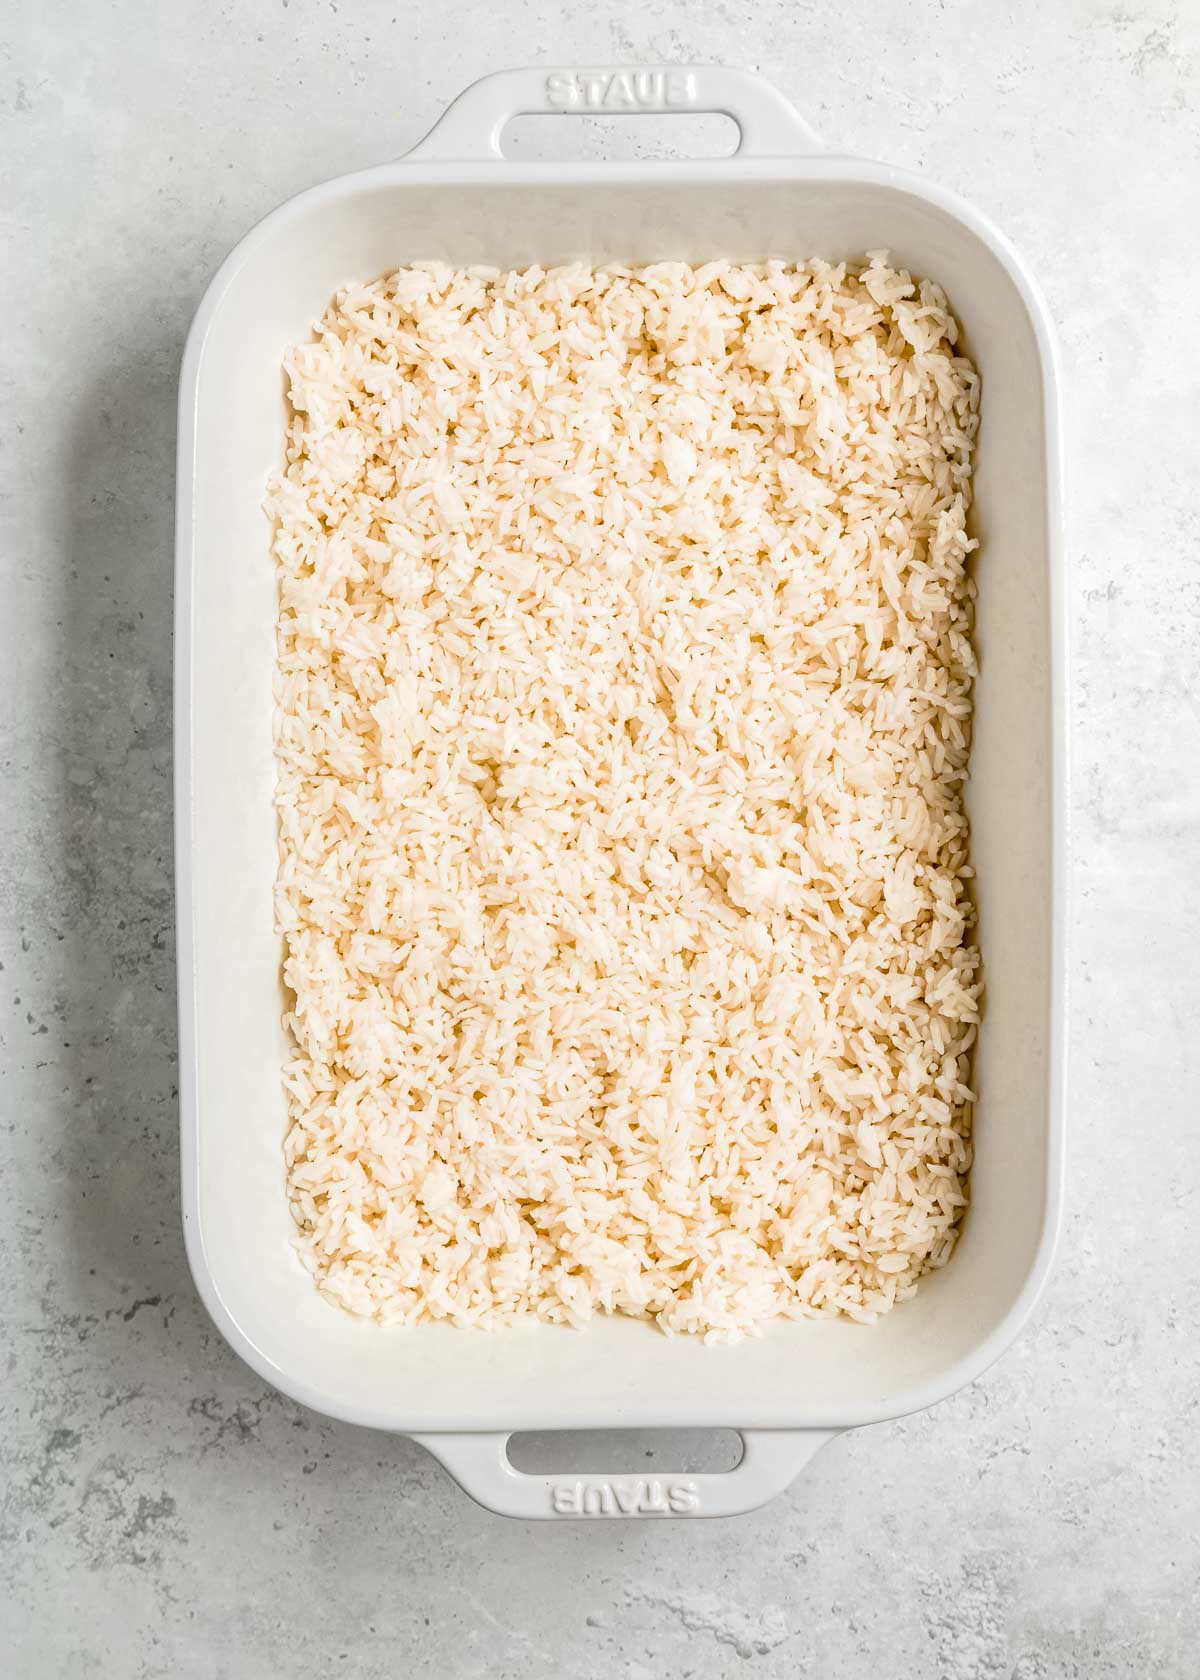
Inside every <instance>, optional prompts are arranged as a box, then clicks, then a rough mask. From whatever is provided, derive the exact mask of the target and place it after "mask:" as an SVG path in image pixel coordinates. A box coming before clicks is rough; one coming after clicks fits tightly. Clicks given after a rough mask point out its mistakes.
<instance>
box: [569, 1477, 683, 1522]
mask: <svg viewBox="0 0 1200 1680" xmlns="http://www.w3.org/2000/svg"><path fill="white" fill-rule="evenodd" d="M550 1504H551V1507H552V1508H553V1510H554V1513H555V1515H556V1516H559V1517H687V1516H694V1515H695V1514H696V1513H697V1512H698V1511H699V1509H700V1490H699V1488H698V1487H697V1486H696V1484H695V1482H689V1481H669V1482H661V1481H658V1480H657V1479H654V1480H650V1481H643V1480H640V1479H639V1480H638V1481H624V1480H622V1481H619V1482H602V1481H593V1480H588V1481H574V1482H556V1483H555V1484H554V1486H553V1487H552V1488H551V1489H550Z"/></svg>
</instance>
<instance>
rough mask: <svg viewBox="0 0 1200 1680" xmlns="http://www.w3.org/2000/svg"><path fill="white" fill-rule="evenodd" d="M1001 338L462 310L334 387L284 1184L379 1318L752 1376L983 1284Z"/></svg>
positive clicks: (316, 524) (893, 279)
mask: <svg viewBox="0 0 1200 1680" xmlns="http://www.w3.org/2000/svg"><path fill="white" fill-rule="evenodd" d="M957 337H958V332H957V327H956V324H955V322H954V320H953V318H952V317H951V315H950V314H949V311H948V308H947V304H946V299H945V297H944V296H943V294H942V292H941V291H940V290H939V289H938V287H937V286H935V285H933V284H932V283H931V282H929V281H928V280H920V281H918V280H913V279H911V278H910V277H909V276H908V275H907V274H905V273H903V272H901V271H898V270H895V269H893V268H891V267H889V266H888V262H887V258H886V254H883V253H876V254H875V255H873V256H871V258H870V259H869V261H868V263H867V264H866V265H865V266H863V267H861V268H859V267H847V266H845V265H838V266H831V265H828V264H826V263H823V262H818V261H814V262H808V263H803V264H800V265H796V266H792V265H786V264H781V263H770V264H767V265H764V266H738V265H732V264H729V263H724V262H712V263H707V264H704V265H703V266H699V267H691V266H688V265H685V264H681V263H660V264H656V265H654V266H653V267H649V268H642V269H625V268H618V267H609V268H603V269H591V268H588V267H585V266H572V267H569V268H558V269H551V270H548V271H546V270H542V269H538V268H533V269H528V270H525V271H523V272H519V273H518V272H499V271H496V270H492V269H470V270H453V269H450V268H447V267H444V266H441V265H438V264H421V265H416V266H414V267H411V268H404V269H401V270H399V271H398V272H397V273H394V274H390V275H388V276H387V277H386V278H385V279H382V280H380V281H377V282H376V283H374V284H371V285H365V286H352V287H349V288H347V289H346V290H345V291H343V292H341V293H339V295H338V296H337V298H336V299H335V301H334V303H333V304H332V306H331V307H330V310H329V312H328V314H327V315H326V317H325V319H324V320H323V321H322V322H321V324H320V326H319V328H318V330H317V332H316V334H315V339H314V341H313V342H310V343H307V344H304V345H302V346H300V347H298V348H296V349H295V350H294V351H292V352H291V354H290V355H289V357H288V360H287V373H288V377H289V381H290V392H291V404H292V411H293V413H292V422H291V430H290V441H289V447H288V456H287V467H286V471H285V473H284V474H283V475H282V476H281V477H280V478H279V480H278V481H277V482H275V483H274V484H273V485H272V487H271V491H270V496H269V506H270V511H271V513H272V515H273V517H274V519H275V521H276V535H275V555H276V559H277V562H278V571H279V663H278V682H277V703H278V711H277V720H276V739H277V751H278V765H279V784H278V807H279V823H280V836H281V856H280V867H279V879H278V893H277V898H278V922H279V927H280V930H281V933H282V936H283V939H284V941H285V947H286V960H285V967H284V974H285V979H286V982H287V986H288V987H289V989H290V993H291V995H292V999H293V1001H292V1003H291V1008H290V1011H289V1014H288V1025H289V1028H290V1031H291V1034H292V1036H293V1039H294V1055H293V1057H292V1059H291V1061H290V1064H289V1066H288V1067H287V1070H286V1082H287V1089H288V1096H289V1105H290V1116H291V1125H290V1130H289V1133H288V1136H287V1140H286V1149H285V1153H286V1168H287V1185H288V1195H289V1202H290V1206H291V1209H292V1213H293V1215H294V1218H295V1220H296V1225H297V1245H298V1249H299V1252H300V1255H301V1257H302V1258H303V1260H304V1262H305V1264H306V1265H307V1266H308V1267H309V1268H310V1269H311V1271H312V1272H313V1274H314V1276H315V1278H316V1280H317V1282H318V1284H319V1286H320V1288H321V1289H322V1290H323V1291H324V1292H325V1293H326V1294H327V1295H328V1296H330V1297H331V1298H332V1299H333V1300H334V1301H336V1302H338V1303H340V1304H341V1305H342V1306H344V1307H346V1308H348V1309H349V1310H350V1311H352V1312H355V1313H361V1314H373V1315H377V1316H378V1317H379V1318H381V1319H383V1320H386V1321H393V1322H400V1323H406V1324H413V1323H419V1322H424V1321H429V1320H449V1321H452V1322H454V1323H456V1324H459V1325H484V1326H489V1325H495V1324H498V1323H505V1322H510V1321H512V1320H515V1319H520V1318H524V1317H530V1316H532V1317H537V1318H540V1319H546V1320H552V1321H563V1322H569V1323H571V1324H580V1323H582V1322H584V1321H586V1320H587V1319H588V1318H589V1317H590V1316H591V1315H592V1314H593V1313H595V1312H619V1313H626V1314H631V1315H634V1316H638V1317H649V1318H652V1319H654V1320H656V1321H657V1322H658V1324H659V1325H660V1326H662V1327H663V1328H664V1329H666V1330H669V1331H694V1332H700V1333H703V1334H707V1335H710V1336H712V1337H714V1338H729V1337H734V1336H737V1335H739V1334H744V1333H746V1332H748V1331H757V1330H758V1329H760V1328H761V1327H762V1326H763V1324H764V1323H765V1322H766V1321H767V1320H769V1319H771V1318H772V1317H774V1316H777V1315H786V1316H792V1317H794V1316H797V1315H813V1314H831V1313H846V1314H849V1315H850V1316H851V1317H852V1318H855V1319H859V1320H865V1321H870V1320H872V1319H873V1318H875V1317H876V1315H878V1314H879V1313H881V1312H884V1311H886V1310H888V1309H889V1308H890V1307H892V1306H893V1305H894V1304H895V1303H896V1302H897V1301H900V1300H902V1299H903V1298H905V1297H906V1296H908V1295H911V1294H912V1292H913V1290H914V1288H915V1287H916V1283H917V1280H918V1278H919V1277H920V1276H921V1274H922V1273H923V1272H925V1271H927V1270H929V1269H930V1268H931V1267H935V1266H940V1265H942V1264H943V1263H944V1262H945V1261H946V1259H947V1257H948V1256H949V1254H950V1251H951V1248H952V1245H953V1242H954V1237H955V1229H956V1222H957V1221H958V1219H959V1216H960V1214H961V1211H962V1209H963V1206H964V1204H965V1199H966V1185H965V1175H966V1173H967V1169H968V1166H969V1159H970V1155H969V1124H970V1105H971V1100H972V1099H971V1092H970V1090H969V1088H968V1086H969V1077H970V1072H969V1062H970V1049H971V1045H972V1042H973V1040H974V1036H975V1030H976V1021H977V1005H978V974H979V959H978V954H977V952H976V950H975V948H974V945H973V943H972V912H971V905H970V899H969V891H968V881H969V877H970V874H971V871H970V868H969V865H968V846H967V841H968V835H967V824H966V820H965V817H964V813H963V806H962V788H963V781H964V777H965V773H966V767H967V756H968V738H969V725H970V710H971V682H972V676H973V659H972V650H971V644H970V628H971V597H972V585H971V583H970V580H969V577H968V574H967V569H966V561H967V554H968V551H969V549H970V548H971V547H972V546H973V545H972V543H971V542H970V541H969V540H968V538H967V536H966V532H965V517H966V510H967V504H968V499H969V491H970V474H971V451H972V445H973V440H974V437H975V432H976V425H977V393H978V382H977V378H976V375H975V373H974V370H973V369H972V367H971V365H970V363H969V362H968V361H967V360H965V359H964V358H963V357H961V356H959V355H956V353H955V348H954V346H955V343H956V340H957Z"/></svg>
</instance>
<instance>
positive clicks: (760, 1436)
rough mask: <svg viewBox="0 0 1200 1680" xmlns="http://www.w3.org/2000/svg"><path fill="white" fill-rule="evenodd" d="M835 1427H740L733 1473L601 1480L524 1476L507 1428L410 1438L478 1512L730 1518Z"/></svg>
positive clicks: (797, 1465) (801, 1462)
mask: <svg viewBox="0 0 1200 1680" xmlns="http://www.w3.org/2000/svg"><path fill="white" fill-rule="evenodd" d="M838 1433H839V1431H838V1430H836V1429H746V1430H742V1431H741V1436H742V1446H743V1452H742V1457H741V1459H740V1460H739V1462H738V1463H737V1464H736V1465H735V1466H734V1468H733V1469H732V1470H721V1471H701V1472H697V1473H695V1474H688V1473H681V1474H679V1475H671V1474H661V1473H660V1474H654V1475H643V1476H624V1475H623V1476H603V1475H596V1474H594V1473H592V1472H590V1471H589V1472H587V1473H582V1472H581V1473H579V1474H577V1475H573V1474H571V1473H570V1472H569V1471H561V1472H556V1473H555V1474H553V1475H544V1474H538V1475H533V1474H529V1473H527V1472H526V1471H523V1470H517V1469H516V1468H515V1467H514V1466H513V1464H512V1463H511V1462H510V1461H509V1457H508V1441H509V1436H508V1432H507V1431H506V1430H499V1431H493V1430H488V1431H486V1432H479V1433H469V1434H453V1435H451V1434H431V1435H414V1436H413V1437H412V1439H413V1440H414V1441H416V1442H418V1443H419V1444H420V1445H421V1446H423V1447H424V1448H425V1449H426V1451H427V1452H431V1453H432V1454H433V1456H434V1458H436V1459H437V1460H438V1462H439V1463H440V1464H441V1465H443V1467H444V1468H445V1469H447V1470H448V1471H449V1472H450V1474H451V1475H452V1476H453V1477H454V1480H455V1481H456V1482H457V1483H458V1485H459V1487H461V1488H462V1490H463V1492H464V1493H467V1494H469V1495H470V1496H471V1498H472V1499H473V1500H474V1501H475V1503H476V1504H477V1505H482V1506H483V1507H484V1509H485V1510H488V1511H495V1512H496V1513H497V1515H499V1516H502V1517H521V1518H523V1519H525V1520H526V1521H528V1520H530V1519H535V1520H536V1519H540V1518H551V1519H554V1518H562V1517H733V1516H738V1515H739V1514H740V1513H741V1512H743V1511H754V1510H757V1509H758V1507H759V1506H760V1505H765V1504H766V1503H767V1501H768V1500H769V1499H773V1498H774V1497H775V1495H776V1494H777V1493H782V1492H783V1490H784V1488H786V1487H787V1486H788V1485H789V1483H790V1482H791V1481H792V1480H793V1478H794V1477H796V1476H797V1475H798V1474H799V1473H800V1471H801V1470H803V1468H804V1466H805V1465H806V1464H807V1463H808V1461H809V1459H810V1458H812V1457H813V1456H814V1454H815V1453H816V1452H817V1451H818V1450H819V1449H820V1448H821V1447H823V1446H824V1445H825V1443H826V1441H829V1440H832V1438H833V1437H834V1436H835V1435H836V1434H838Z"/></svg>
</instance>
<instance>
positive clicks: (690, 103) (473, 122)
mask: <svg viewBox="0 0 1200 1680" xmlns="http://www.w3.org/2000/svg"><path fill="white" fill-rule="evenodd" d="M686 112H719V113H720V114H721V115H722V116H726V117H731V118H732V119H733V121H734V122H735V123H736V124H737V126H738V131H739V134H740V139H739V142H738V146H737V151H736V154H735V155H736V156H738V157H798V156H801V155H803V154H804V153H806V152H819V151H820V150H821V142H820V140H818V138H817V136H816V134H815V133H814V132H813V130H812V129H811V128H810V127H809V126H808V124H807V123H806V122H805V120H804V118H803V117H802V116H801V115H800V113H799V111H797V110H796V108H795V106H794V105H792V104H791V103H790V102H789V101H788V100H786V99H785V98H784V97H783V95H782V94H781V93H780V92H779V90H778V88H776V87H774V86H772V84H771V83H770V82H768V81H766V80H765V79H764V78H763V77H762V76H758V75H756V74H755V73H754V72H753V71H751V70H732V69H726V68H725V67H723V66H721V65H712V64H661V65H647V66H639V67H631V66H628V65H625V66H620V65H618V66H616V67H612V66H610V67H608V68H601V69H541V68H531V69H527V70H497V71H495V72H493V74H492V75H490V76H483V77H481V78H480V80H479V81H477V82H472V83H471V85H470V87H468V88H464V89H463V91H462V93H460V94H459V96H458V98H457V99H455V100H454V101H453V102H452V103H451V104H450V105H448V106H447V107H446V109H445V111H444V112H443V113H442V115H441V116H440V117H439V118H438V120H437V122H436V123H434V125H433V127H432V128H431V129H430V131H429V133H428V134H427V135H426V136H425V138H424V139H423V140H421V141H419V142H418V143H417V145H415V146H414V147H413V149H412V151H410V152H408V153H407V154H406V156H407V158H408V159H409V160H411V161H413V162H447V161H453V162H456V163H461V162H490V163H498V162H502V161H503V158H504V153H503V152H502V151H501V149H500V136H501V133H502V132H503V129H504V126H505V124H506V123H508V122H509V121H511V119H512V118H513V117H521V116H531V115H546V114H553V115H561V116H577V117H604V116H607V117H613V116H637V115H654V116H669V115H671V114H676V115H679V114H683V113H686Z"/></svg>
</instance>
